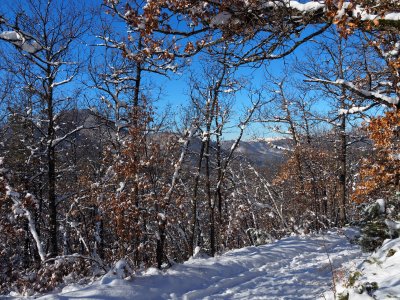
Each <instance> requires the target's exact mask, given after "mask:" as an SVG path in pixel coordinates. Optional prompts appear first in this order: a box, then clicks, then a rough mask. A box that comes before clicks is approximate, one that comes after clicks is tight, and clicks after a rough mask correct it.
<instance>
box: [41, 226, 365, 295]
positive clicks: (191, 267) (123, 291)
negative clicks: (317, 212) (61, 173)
mask: <svg viewBox="0 0 400 300" xmlns="http://www.w3.org/2000/svg"><path fill="white" fill-rule="evenodd" d="M354 234H355V231H354V230H351V229H346V230H342V231H334V230H332V231H329V232H327V233H326V234H324V235H308V236H293V237H288V238H284V239H282V240H280V241H277V242H275V243H272V244H268V245H264V246H258V247H247V248H243V249H239V250H234V251H229V252H227V253H225V254H223V255H221V256H218V257H215V258H204V257H203V258H202V257H201V255H199V257H197V258H192V259H191V260H189V261H187V262H186V263H184V264H178V265H175V266H173V267H172V268H170V269H168V270H166V271H164V272H161V271H158V270H157V269H149V270H147V271H146V272H143V273H141V274H136V275H135V277H134V279H133V280H129V281H127V280H122V279H120V278H118V276H117V275H113V274H111V272H110V273H109V274H108V275H106V276H105V277H103V278H102V279H101V280H100V281H97V282H95V283H93V284H91V285H89V286H84V287H79V286H75V287H73V286H67V287H65V288H64V289H63V291H61V292H59V293H58V294H51V295H46V296H43V297H42V298H39V299H274V300H275V299H318V298H319V297H321V296H322V295H323V294H324V292H326V291H329V290H330V289H332V282H333V280H332V278H336V277H337V274H344V273H343V272H344V269H347V268H349V267H351V266H352V265H354V264H356V262H358V261H360V259H363V258H365V256H364V255H363V254H362V253H361V250H360V249H359V247H358V246H356V245H353V244H351V243H350V242H349V238H350V237H352V236H353V235H354ZM332 269H335V270H336V271H334V272H333V273H334V275H333V276H332Z"/></svg>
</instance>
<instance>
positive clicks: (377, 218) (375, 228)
mask: <svg viewBox="0 0 400 300" xmlns="http://www.w3.org/2000/svg"><path fill="white" fill-rule="evenodd" d="M398 206H399V205H398V203H397V201H391V202H386V201H384V200H383V199H378V200H377V201H376V202H374V203H372V204H370V205H367V206H366V207H365V209H364V212H363V213H364V218H363V220H362V222H361V224H362V228H361V237H360V240H359V242H360V245H361V247H362V248H363V250H364V251H367V252H371V251H374V250H375V249H376V248H377V247H379V246H381V245H382V243H383V241H384V240H385V239H388V238H395V237H397V235H398V230H399V228H400V226H397V222H396V221H394V220H396V219H397V218H398V215H399V207H398ZM397 227H398V228H397Z"/></svg>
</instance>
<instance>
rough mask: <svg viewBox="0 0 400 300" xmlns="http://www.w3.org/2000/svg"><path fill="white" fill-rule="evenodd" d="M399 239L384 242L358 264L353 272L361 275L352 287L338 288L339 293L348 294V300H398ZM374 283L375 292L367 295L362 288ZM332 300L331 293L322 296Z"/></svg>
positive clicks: (399, 290)
mask: <svg viewBox="0 0 400 300" xmlns="http://www.w3.org/2000/svg"><path fill="white" fill-rule="evenodd" d="M399 266H400V238H397V239H393V240H386V241H385V242H384V243H383V245H382V247H381V248H380V249H378V250H377V251H376V252H375V253H373V254H372V255H371V256H370V257H368V258H367V259H365V260H364V261H363V262H362V263H360V264H359V265H358V266H357V267H356V268H355V269H354V270H353V271H357V272H359V273H360V274H361V275H360V277H359V278H358V279H357V280H356V282H355V283H354V285H353V286H352V287H346V286H345V285H341V286H338V294H339V292H340V293H342V294H348V295H349V300H368V299H371V300H373V299H400V267H399ZM368 283H370V284H371V283H375V284H376V286H377V289H376V290H373V291H371V292H370V293H369V294H368V292H367V291H366V290H365V289H362V288H361V287H362V286H365V285H367V284H368ZM324 298H325V299H326V300H334V295H333V293H327V294H325V295H324Z"/></svg>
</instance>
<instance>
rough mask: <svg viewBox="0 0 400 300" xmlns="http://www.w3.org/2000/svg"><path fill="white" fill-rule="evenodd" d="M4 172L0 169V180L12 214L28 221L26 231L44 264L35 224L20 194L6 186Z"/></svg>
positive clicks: (0, 159)
mask: <svg viewBox="0 0 400 300" xmlns="http://www.w3.org/2000/svg"><path fill="white" fill-rule="evenodd" d="M2 164H3V158H0V165H2ZM5 172H6V170H5V169H1V174H0V176H1V179H2V181H3V183H4V185H5V190H6V196H7V197H8V198H10V199H11V200H12V202H13V206H12V209H13V213H14V215H15V216H21V217H25V218H26V220H27V221H28V229H29V231H30V233H31V234H32V237H33V239H34V241H35V243H36V247H37V250H38V254H39V256H40V260H41V261H42V262H44V261H45V260H46V255H45V252H44V250H43V245H42V243H41V242H40V238H39V234H38V232H37V231H36V224H35V220H34V218H33V217H32V214H31V213H30V211H29V210H28V209H27V208H26V207H24V205H23V203H22V201H21V194H20V193H18V192H16V191H14V190H13V188H12V187H11V186H10V185H9V184H8V182H7V180H6V176H5V174H4V173H5ZM25 198H33V195H31V194H29V193H26V195H25Z"/></svg>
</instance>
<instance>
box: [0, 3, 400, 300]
mask: <svg viewBox="0 0 400 300" xmlns="http://www.w3.org/2000/svg"><path fill="white" fill-rule="evenodd" d="M0 57H1V60H0V82H1V84H0V117H1V123H0V135H1V141H0V163H1V167H0V295H1V294H8V293H10V292H11V291H18V292H19V293H21V294H24V293H25V294H27V295H29V294H32V293H35V292H39V293H44V292H47V291H51V290H52V289H54V288H55V287H57V286H58V285H60V284H61V283H63V282H64V281H65V280H66V278H68V279H69V280H70V281H73V282H84V281H85V280H87V279H88V278H91V277H95V276H101V275H102V274H105V273H107V272H108V271H109V270H110V268H112V267H113V266H114V265H115V264H116V263H117V262H118V261H121V260H124V262H126V264H127V265H128V266H129V269H130V270H133V271H132V272H134V271H135V270H143V269H146V268H150V267H155V268H158V269H161V270H165V269H168V268H169V267H171V266H173V265H174V264H176V263H182V262H184V261H187V260H188V259H189V258H190V257H193V255H195V254H198V253H199V252H202V253H205V254H207V255H209V256H215V255H218V254H222V253H224V252H226V251H228V250H231V249H237V248H242V247H245V246H258V245H262V244H267V243H270V242H272V241H274V240H276V239H280V238H282V237H286V236H290V235H292V234H306V233H309V232H320V231H323V230H328V229H329V228H333V227H344V226H349V225H358V226H364V228H366V229H365V231H368V234H370V236H369V237H365V239H364V240H362V241H361V245H362V246H363V247H364V248H365V249H367V250H373V249H375V248H376V247H378V246H380V244H381V243H382V241H383V240H384V239H386V238H389V237H395V236H397V234H396V233H393V232H391V231H388V230H387V229H385V221H384V220H383V219H379V218H376V219H374V220H373V221H371V220H366V218H365V214H364V212H365V208H366V207H369V208H371V203H372V204H373V203H375V201H376V200H377V199H384V200H385V203H386V204H385V205H386V209H385V210H386V211H387V214H388V215H387V216H385V218H386V220H387V219H390V220H392V221H393V222H396V221H399V220H400V203H399V195H400V171H399V167H400V152H399V151H400V148H399V147H400V144H399V143H400V111H399V107H400V103H399V101H400V100H399V97H400V3H399V2H398V1H397V0H380V1H369V0H348V1H343V0H324V1H323V0H320V1H300V0H299V1H288V0H270V1H267V0H218V1H214V0H211V1H208V0H204V1H194V0H169V1H165V0H126V1H122V0H104V1H100V0H84V1H75V0H73V1H62V0H16V1H13V0H3V1H2V4H1V5H0ZM277 66H278V67H277ZM176 82H178V85H177V83H176ZM162 83H164V85H163V84H162ZM172 84H175V85H177V86H179V88H180V89H181V91H176V92H174V93H173V95H172V96H171V95H170V96H169V97H170V99H171V100H170V103H169V104H166V101H165V98H166V94H165V91H164V89H166V86H168V85H172ZM246 147H247V148H246ZM257 147H258V148H260V147H261V148H262V149H261V150H260V149H258V148H257ZM255 148H257V149H258V150H257V151H258V152H257V151H256V150H254V149H255ZM246 149H247V150H246ZM263 151H264V152H263ZM261 153H264V154H261ZM265 153H266V154H265ZM263 155H264V156H263ZM273 155H274V157H275V158H273V157H272V156H273ZM370 210H371V209H370ZM378 210H379V209H378ZM370 212H371V211H370ZM378 214H379V213H378ZM378 219H379V220H378ZM386 222H387V221H386ZM371 224H373V225H374V226H371Z"/></svg>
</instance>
